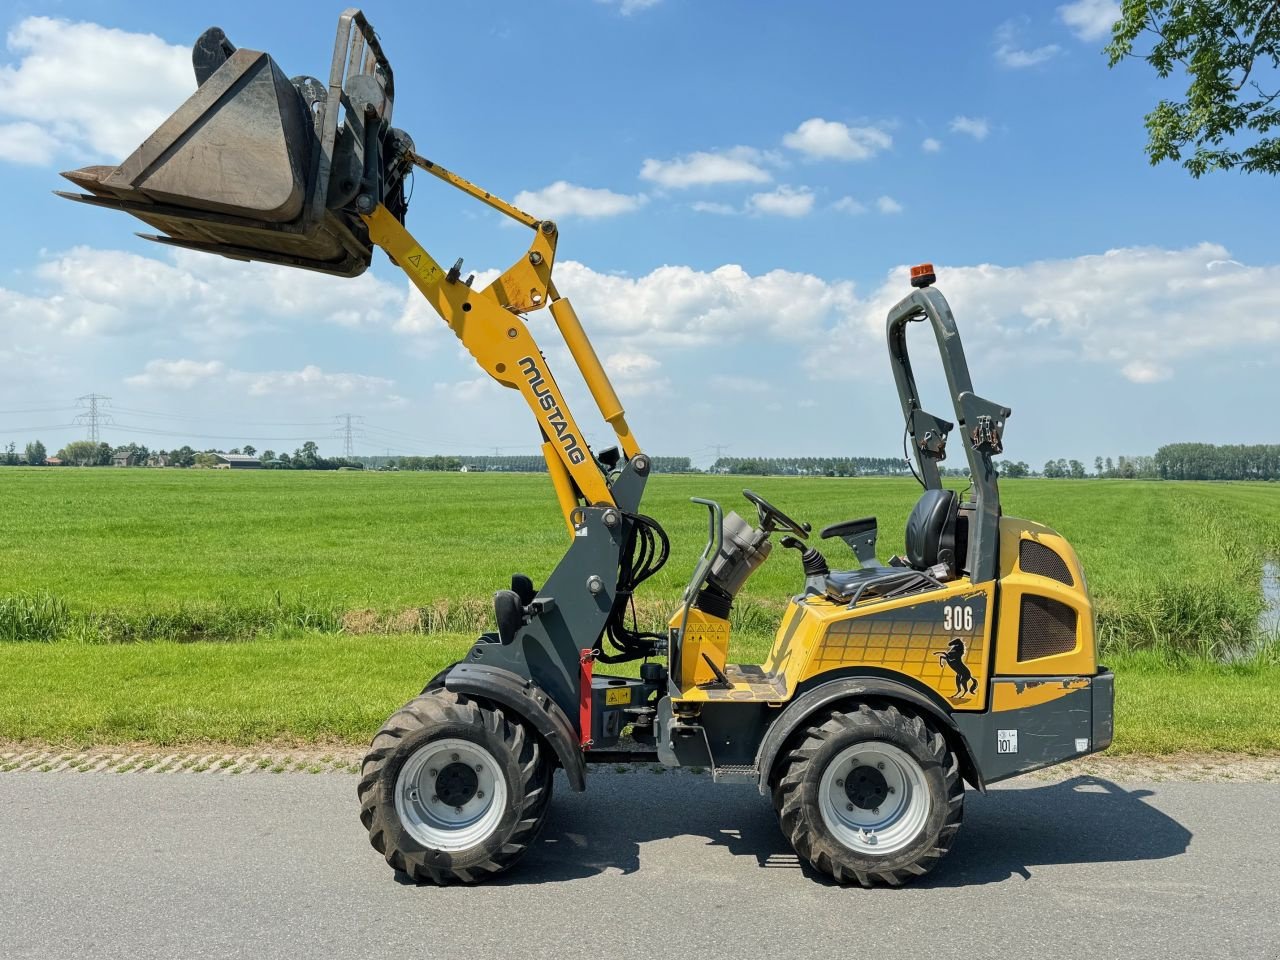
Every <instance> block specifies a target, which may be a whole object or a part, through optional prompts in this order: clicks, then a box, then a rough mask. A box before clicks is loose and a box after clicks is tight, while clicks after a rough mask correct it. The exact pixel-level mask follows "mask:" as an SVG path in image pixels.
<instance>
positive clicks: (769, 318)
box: [0, 0, 1280, 466]
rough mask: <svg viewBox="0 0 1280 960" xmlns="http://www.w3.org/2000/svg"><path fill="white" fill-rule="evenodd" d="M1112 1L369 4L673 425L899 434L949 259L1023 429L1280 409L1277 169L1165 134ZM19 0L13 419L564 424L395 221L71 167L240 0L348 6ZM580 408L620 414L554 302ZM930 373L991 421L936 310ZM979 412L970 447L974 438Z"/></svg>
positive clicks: (282, 437) (1129, 444) (206, 437)
mask: <svg viewBox="0 0 1280 960" xmlns="http://www.w3.org/2000/svg"><path fill="white" fill-rule="evenodd" d="M1117 6H1118V5H1117V4H1115V3H1112V2H1109V0H1075V2H1070V3H1066V4H1062V3H1054V2H1049V3H1025V2H1021V3H1015V2H1005V0H994V2H989V3H984V4H954V3H941V2H937V3H935V2H919V3H914V4H911V5H910V11H909V14H907V13H904V10H903V7H902V6H901V5H898V4H876V3H869V2H845V3H838V2H826V3H823V2H798V3H793V4H778V3H773V2H766V0H737V2H730V0H541V2H539V3H536V4H528V3H515V2H501V0H478V2H468V0H457V2H454V3H449V4H429V5H424V4H422V3H412V4H411V3H398V2H390V0H382V2H373V3H370V4H369V5H368V6H366V7H365V12H366V14H367V15H368V17H369V19H370V21H371V22H372V23H373V24H374V26H375V27H376V28H377V29H378V30H379V33H380V35H381V37H382V40H383V45H384V48H385V50H386V52H387V54H388V56H389V57H390V59H391V62H392V64H393V66H394V69H395V71H396V93H397V99H396V102H395V110H394V122H395V124H396V126H399V127H402V128H404V129H405V130H407V131H408V132H409V133H410V135H411V136H412V137H413V138H414V141H415V143H416V145H417V149H418V152H419V153H421V154H423V155H424V156H426V157H428V158H430V159H432V160H435V161H437V162H439V163H441V164H443V165H445V166H446V167H449V168H451V169H453V170H455V171H457V172H459V173H461V174H463V175H464V176H467V177H468V178H469V179H471V180H473V181H475V182H477V183H479V184H481V185H483V186H484V187H485V188H486V189H488V190H491V191H493V192H494V193H497V194H499V195H501V196H505V197H507V198H508V199H510V200H513V201H514V202H516V203H517V204H518V205H520V206H522V207H523V208H525V209H527V210H529V211H530V212H531V213H533V214H534V215H536V216H539V217H549V218H553V219H555V220H557V222H558V223H559V224H560V228H561V232H560V242H559V248H558V260H557V264H556V272H555V276H556V282H557V286H558V288H559V290H560V293H561V294H562V295H565V296H567V297H569V298H570V300H571V301H572V302H573V303H574V305H575V307H576V309H577V312H578V314H579V316H580V317H581V318H582V320H583V323H584V324H585V326H586V328H587V330H588V332H589V333H590V334H591V336H592V338H593V341H594V343H595V345H596V348H597V351H598V353H599V354H600V356H601V357H602V358H603V359H604V362H605V365H606V367H607V368H608V369H609V371H610V373H611V375H612V376H613V377H614V379H615V385H616V387H617V390H618V393H619V395H620V396H621V398H622V400H623V403H624V405H625V406H626V407H627V410H628V418H629V420H630V422H631V425H632V428H633V431H634V433H635V434H636V436H637V438H638V439H639V442H640V445H641V447H642V448H643V449H644V450H646V451H648V452H650V453H652V454H655V455H668V456H680V455H687V456H691V457H692V458H693V459H694V461H695V463H698V464H703V465H705V464H707V463H709V462H710V461H712V460H713V459H714V458H715V456H716V453H717V452H722V453H724V454H725V455H727V456H741V457H748V456H787V455H810V456H818V455H822V456H858V455H865V456H890V455H894V454H895V451H900V450H901V435H902V420H901V413H900V410H899V407H898V401H897V397H896V395H895V393H894V389H893V381H892V375H891V371H890V368H889V362H888V355H887V350H886V348H885V340H884V324H885V316H886V313H887V311H888V310H889V308H890V307H891V306H892V305H893V304H894V303H895V302H896V301H897V300H899V299H900V298H901V297H903V296H905V295H907V294H908V293H910V292H911V288H910V286H909V284H908V282H907V276H908V268H909V266H910V265H911V264H915V263H920V262H925V261H928V262H932V263H934V264H935V265H936V267H937V273H938V289H940V290H941V291H942V292H943V293H944V295H946V296H947V297H948V299H949V300H950V302H951V305H952V307H953V308H954V310H955V314H956V319H957V323H958V326H959V328H960V332H961V335H962V337H963V339H964V343H965V346H966V348H967V351H968V355H969V362H970V367H971V369H972V372H973V377H974V384H975V389H976V391H977V392H978V393H979V394H980V395H982V396H984V397H987V398H988V399H991V400H993V401H996V402H999V403H1002V404H1004V405H1005V406H1008V407H1010V408H1012V410H1013V415H1012V417H1011V418H1010V420H1009V423H1008V425H1007V428H1006V432H1005V454H1006V456H1008V457H1010V458H1012V459H1015V460H1026V461H1028V462H1029V463H1031V464H1033V465H1035V466H1038V465H1040V464H1042V463H1043V462H1044V461H1045V460H1046V459H1048V458H1057V457H1067V458H1078V459H1081V460H1083V461H1085V462H1087V463H1090V464H1091V463H1092V461H1093V458H1094V457H1095V456H1098V455H1103V456H1107V455H1118V454H1143V453H1152V452H1154V451H1155V449H1156V448H1157V447H1159V446H1160V445H1161V444H1165V443H1170V442H1177V441H1183V440H1196V441H1205V442H1214V443H1261V442H1280V436H1278V435H1277V427H1276V417H1275V411H1276V409H1277V401H1278V400H1280V387H1278V386H1277V373H1280V319H1278V317H1280V260H1278V255H1277V252H1276V249H1275V239H1276V236H1277V216H1276V214H1277V212H1280V206H1278V205H1277V202H1276V197H1277V194H1276V186H1277V185H1276V183H1275V182H1274V181H1273V180H1269V179H1267V178H1266V177H1263V176H1258V175H1253V176H1245V175H1239V174H1222V173H1219V174H1211V175H1208V176H1206V177H1204V178H1202V179H1200V180H1194V179H1192V178H1191V176H1190V175H1189V174H1188V173H1186V172H1185V171H1184V170H1182V169H1181V168H1180V167H1179V166H1177V165H1170V164H1165V165H1162V166H1160V167H1151V166H1150V165H1149V164H1148V162H1147V159H1146V156H1145V154H1144V152H1143V147H1144V144H1145V130H1144V128H1143V125H1142V118H1143V115H1144V113H1146V112H1147V111H1148V110H1150V109H1151V107H1152V106H1154V104H1155V103H1156V102H1157V101H1158V99H1159V98H1160V97H1161V96H1176V95H1177V94H1178V92H1179V90H1180V88H1179V86H1178V84H1177V82H1176V79H1177V78H1174V79H1173V80H1171V81H1161V80H1159V79H1158V78H1157V77H1156V76H1155V75H1154V73H1153V71H1152V70H1151V69H1150V68H1149V67H1148V66H1147V65H1145V64H1144V63H1141V62H1138V61H1132V62H1126V63H1123V64H1121V65H1119V66H1118V67H1116V68H1114V69H1111V68H1108V66H1107V60H1106V57H1105V55H1104V54H1103V53H1102V48H1103V47H1104V46H1105V44H1106V41H1107V37H1108V34H1109V24H1110V21H1111V19H1112V18H1113V17H1114V15H1115V12H1116V9H1117ZM216 7H217V12H216V14H215V13H211V12H210V10H211V5H204V4H199V5H197V4H173V3H160V2H146V0H143V2H132V3H130V4H128V5H125V4H115V3H104V2H88V0H66V2H56V0H43V2H38V0H10V2H9V3H7V4H5V5H4V8H3V12H0V29H2V30H3V31H4V43H3V48H2V49H0V178H2V179H0V183H3V185H4V189H5V190H6V192H7V194H8V197H7V200H8V202H7V204H6V211H7V212H6V216H5V221H6V222H7V224H8V226H9V229H8V230H5V231H3V232H2V233H0V254H3V256H2V257H0V263H3V266H0V326H2V328H3V336H0V445H3V444H6V443H8V442H10V441H15V442H17V444H18V446H19V448H21V447H22V446H23V445H24V444H25V443H26V442H27V441H28V440H31V439H35V438H37V437H38V438H40V439H41V440H42V441H43V442H44V443H45V444H46V446H47V447H49V448H50V450H51V452H52V450H54V449H56V448H58V447H59V446H61V445H62V444H64V443H66V442H67V441H69V440H74V439H81V438H83V436H84V435H85V427H84V425H83V423H81V422H79V421H77V420H76V418H77V416H78V415H79V414H82V413H84V410H83V409H79V408H77V406H76V398H78V397H82V396H84V395H88V394H91V393H96V394H99V395H103V396H107V397H110V398H111V399H110V402H109V403H107V404H104V409H105V411H106V412H107V413H108V414H109V415H110V417H111V421H112V422H111V423H110V424H107V425H104V426H103V427H102V436H103V439H105V440H107V441H109V442H112V443H121V444H122V443H126V442H129V441H135V442H140V443H145V444H147V445H148V446H150V447H152V448H153V449H156V448H165V447H172V446H180V445H181V444H182V443H184V442H189V443H191V444H192V445H193V446H196V447H197V448H201V447H220V448H222V449H231V448H232V447H238V446H241V445H243V444H244V443H252V444H253V445H254V446H256V447H257V448H258V449H259V450H262V449H266V448H271V449H275V450H292V449H294V448H295V447H297V446H300V445H301V443H302V441H303V440H306V439H312V440H315V441H317V442H318V443H319V444H320V447H321V450H322V451H324V452H327V453H331V454H337V453H340V452H342V448H343V445H344V439H343V436H342V435H343V429H342V425H343V423H344V422H345V421H341V420H339V419H338V418H339V417H340V416H342V415H346V414H350V415H352V416H354V417H356V418H357V419H356V420H354V421H353V422H354V424H355V428H354V430H353V443H354V447H355V452H357V453H362V454H379V455H380V454H385V453H386V452H388V451H390V452H391V453H397V454H431V453H452V454H460V455H463V456H465V455H467V454H481V453H489V454H492V453H494V452H495V451H497V452H501V453H504V454H518V453H533V452H535V451H536V449H537V430H536V426H535V424H534V421H533V418H532V415H531V414H530V413H529V412H528V410H527V408H526V407H525V406H524V404H523V403H522V402H521V401H520V399H519V398H518V396H517V395H516V394H515V393H514V392H512V391H509V390H504V389H502V388H500V387H498V386H497V385H496V384H494V383H493V382H491V381H489V380H488V379H487V377H486V376H485V375H484V374H483V373H482V372H481V371H480V370H479V368H478V367H476V366H475V365H474V363H473V361H472V360H471V358H470V357H469V356H468V355H467V354H466V353H465V352H463V351H462V350H461V348H460V346H459V345H458V344H457V341H456V340H454V339H453V337H452V334H451V333H450V332H449V331H448V329H447V328H446V327H445V326H444V324H443V323H442V322H441V321H440V320H439V319H438V318H437V317H436V316H435V315H434V314H433V313H431V312H430V311H429V310H428V308H427V307H426V306H425V304H424V303H423V302H422V301H421V300H420V299H419V298H418V297H417V295H416V294H411V293H410V291H409V288H408V285H407V283H406V281H405V279H404V276H403V275H402V274H401V273H400V272H399V270H398V269H397V268H396V267H394V266H392V265H391V264H390V263H389V262H388V261H387V259H386V258H385V257H384V256H382V255H381V254H380V253H378V254H375V259H374V264H373V266H372V268H371V269H370V270H369V271H368V272H367V273H365V274H364V275H363V276H361V277H359V278H357V279H350V280H348V279H337V278H331V277H324V276H320V275H317V274H313V273H309V272H306V271H301V270H288V269H283V268H278V267H272V266H267V265H263V264H244V263H237V262H233V261H230V260H225V259H222V258H218V257H213V256H209V255H205V254H197V253H191V252H186V251H175V250H170V249H167V248H163V247H160V246H158V245H156V244H151V243H147V242H145V241H143V240H141V239H139V238H137V237H135V236H134V230H135V229H145V228H144V227H143V225H141V224H140V223H138V222H137V221H134V220H132V219H131V218H129V217H127V216H125V215H123V214H120V213H115V212H112V211H106V210H100V209H96V208H91V207H86V206H83V205H79V204H72V203H68V202H67V201H65V200H61V199H58V198H57V197H55V196H54V195H53V193H52V191H53V190H57V189H63V188H68V189H69V188H70V187H69V185H68V184H66V182H65V181H63V180H62V179H61V178H60V177H59V176H58V172H59V171H61V170H66V169H73V168H76V167H80V166H85V165H89V164H98V163H107V164H114V163H119V162H120V161H122V160H123V159H124V158H125V157H126V156H127V155H128V154H129V153H130V152H132V150H133V149H134V148H135V147H136V146H137V145H138V144H139V143H140V142H141V141H142V140H143V139H144V138H145V137H146V136H147V135H148V134H149V133H150V132H151V131H153V130H154V129H155V128H156V127H157V126H158V125H159V124H160V122H161V121H162V120H163V119H164V118H165V117H166V116H168V115H169V114H170V113H171V112H172V111H173V110H175V109H176V108H177V107H178V106H179V105H180V104H181V103H182V102H183V100H184V99H185V98H186V97H187V96H189V95H190V94H191V92H192V91H193V90H194V89H195V79H194V75H193V73H192V70H191V62H190V46H191V44H192V42H193V41H194V40H195V38H196V37H197V36H198V35H199V34H200V33H201V32H202V31H203V30H204V29H205V28H206V27H208V26H210V25H211V23H216V24H217V25H219V26H221V27H223V29H225V30H226V32H227V35H228V36H229V37H230V39H231V40H232V42H233V43H235V44H236V45H237V46H241V47H249V48H251V49H263V50H266V51H268V52H269V53H271V55H272V56H273V57H274V58H275V59H276V60H277V61H278V62H279V64H280V65H281V67H282V69H283V70H284V71H285V73H286V74H288V75H290V76H293V75H298V74H312V75H324V74H325V73H326V71H327V66H328V63H329V59H330V57H331V54H332V45H333V33H334V29H335V27H336V22H337V17H338V14H339V12H340V5H334V6H333V8H332V9H331V10H327V9H326V8H324V7H323V5H320V4H316V3H314V2H309V3H305V4H304V3H297V2H285V0H282V2H278V3H271V4H263V3H252V4H250V3H243V2H224V3H220V4H217V5H216ZM408 226H409V228H410V230H412V231H413V233H414V234H415V235H416V236H417V237H418V239H419V240H420V241H421V242H422V243H423V244H424V246H426V248H427V249H428V250H430V251H432V253H433V254H434V255H435V258H436V259H437V260H439V261H441V262H443V263H452V262H453V261H454V260H455V259H457V258H458V257H463V258H464V259H465V267H466V269H468V270H474V271H476V272H477V273H478V274H479V276H480V281H478V282H484V281H486V280H488V279H489V278H491V277H492V276H494V275H495V274H496V271H498V270H501V269H504V268H505V267H506V266H508V265H510V264H511V263H512V262H513V261H515V260H516V259H517V258H519V257H520V256H522V255H523V253H524V251H525V250H526V249H527V244H528V242H529V238H528V236H527V235H526V234H525V232H524V228H522V227H519V226H516V225H513V224H510V223H509V222H506V221H504V220H503V219H502V218H501V217H500V216H499V215H497V214H496V213H493V212H491V211H489V210H488V209H487V208H485V207H483V206H481V205H478V204H477V203H475V202H474V201H471V200H468V199H467V198H466V197H464V196H463V195H461V194H459V193H456V192H453V191H451V190H449V188H448V187H446V186H444V185H443V184H440V183H437V182H435V181H434V180H433V179H432V178H430V177H427V176H425V175H419V176H418V177H417V178H416V182H415V184H414V195H413V200H412V204H411V207H410V212H409V220H408ZM530 326H531V329H532V331H533V332H534V335H535V336H536V337H537V338H538V339H539V341H540V343H541V344H542V348H543V351H544V353H545V354H546V356H547V358H548V362H549V363H550V365H551V367H552V370H553V371H554V372H555V373H556V374H557V377H558V379H559V380H560V382H561V385H562V387H563V388H564V389H565V391H566V394H567V396H568V398H569V400H570V404H571V406H572V407H573V409H574V411H575V414H576V415H577V417H578V419H579V421H580V422H581V423H582V424H583V425H584V429H585V430H586V433H587V436H588V439H589V440H590V441H591V442H592V444H593V445H594V446H596V447H603V446H608V445H610V442H611V440H610V433H609V431H608V429H607V427H606V426H605V425H604V424H603V423H602V422H600V421H599V419H598V418H597V417H596V416H595V411H594V409H593V407H592V405H591V401H590V399H589V398H588V397H587V395H586V393H585V390H583V389H582V388H581V387H580V386H578V381H577V377H576V375H575V374H574V372H573V370H572V368H571V364H570V363H569V362H568V356H567V352H566V351H565V350H564V348H563V347H562V345H561V344H560V342H559V340H558V338H557V335H556V332H555V327H554V324H553V323H552V322H551V319H550V317H549V315H548V314H547V313H546V312H545V311H541V312H538V313H535V314H532V315H531V316H530ZM910 344H911V347H912V350H913V358H914V360H915V365H916V372H917V377H918V379H920V380H921V381H922V389H923V390H924V395H925V400H926V408H927V409H929V410H930V411H931V412H933V413H935V414H938V415H942V416H946V417H948V418H949V419H954V418H953V417H951V415H950V406H949V401H948V398H947V396H946V393H945V389H944V388H943V386H942V381H941V368H940V365H939V364H938V362H937V359H936V356H937V351H936V347H934V345H933V344H932V342H931V341H930V339H929V337H928V331H927V330H925V329H914V328H913V330H912V337H911V339H910ZM962 461H963V458H962V457H960V456H959V449H958V444H956V445H953V454H952V457H951V465H960V464H961V463H962Z"/></svg>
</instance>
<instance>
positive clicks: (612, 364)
mask: <svg viewBox="0 0 1280 960" xmlns="http://www.w3.org/2000/svg"><path fill="white" fill-rule="evenodd" d="M660 366H661V364H660V363H659V362H658V361H657V360H656V359H654V358H653V357H651V356H650V355H649V354H647V353H641V352H640V351H638V350H636V351H619V352H618V353H611V354H609V356H607V357H605V358H604V367H605V369H606V370H608V371H609V374H610V376H614V377H617V378H618V379H619V380H626V379H629V378H632V377H638V376H642V375H647V374H650V373H652V372H653V371H654V370H657V369H658V367H660Z"/></svg>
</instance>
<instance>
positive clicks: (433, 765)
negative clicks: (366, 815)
mask: <svg viewBox="0 0 1280 960" xmlns="http://www.w3.org/2000/svg"><path fill="white" fill-rule="evenodd" d="M395 800H396V816H398V817H399V818H400V823H401V824H402V825H403V826H404V828H405V830H407V831H408V832H409V835H410V836H412V837H413V838H414V839H415V840H417V841H418V842H419V843H420V844H422V845H423V846H424V847H427V848H428V849H431V850H466V849H468V848H470V847H474V846H475V845H476V844H478V843H481V842H483V841H484V840H486V839H487V838H488V837H489V836H490V834H492V833H493V832H494V830H496V829H497V827H498V823H499V822H500V821H501V820H502V813H503V811H504V810H506V808H507V781H506V777H505V776H503V773H502V770H501V768H500V767H499V764H498V761H497V759H496V758H495V757H494V755H493V754H492V753H490V752H489V751H488V750H486V749H485V748H484V747H482V746H480V744H478V743H475V742H473V741H471V740H460V739H457V738H449V739H447V740H433V741H432V742H431V743H428V744H424V745H423V746H421V747H419V748H418V749H417V750H415V751H414V752H413V755H412V756H410V757H409V759H408V760H406V761H405V764H404V766H403V767H401V768H400V775H399V776H397V777H396V786H395Z"/></svg>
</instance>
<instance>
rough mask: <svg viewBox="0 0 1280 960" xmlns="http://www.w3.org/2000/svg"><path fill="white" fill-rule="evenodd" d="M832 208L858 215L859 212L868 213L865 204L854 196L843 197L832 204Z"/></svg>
mask: <svg viewBox="0 0 1280 960" xmlns="http://www.w3.org/2000/svg"><path fill="white" fill-rule="evenodd" d="M831 209H832V210H839V211H840V212H841V213H848V214H851V215H854V216H856V215H857V214H859V213H866V212H867V208H866V205H865V204H862V203H859V202H858V201H857V200H855V199H853V197H841V198H840V199H839V200H837V201H836V202H835V203H833V204H832V205H831Z"/></svg>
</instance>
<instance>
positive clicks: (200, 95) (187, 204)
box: [60, 10, 412, 277]
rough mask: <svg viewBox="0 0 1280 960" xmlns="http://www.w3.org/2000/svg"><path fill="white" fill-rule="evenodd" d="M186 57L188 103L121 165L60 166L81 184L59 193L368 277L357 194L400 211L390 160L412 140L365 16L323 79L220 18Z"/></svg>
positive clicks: (204, 244) (185, 243)
mask: <svg viewBox="0 0 1280 960" xmlns="http://www.w3.org/2000/svg"><path fill="white" fill-rule="evenodd" d="M192 59H193V63H194V66H195V72H196V79H197V82H198V84H199V86H198V87H197V89H196V92H195V93H194V94H192V96H191V97H190V98H189V99H188V100H187V102H186V103H184V104H183V105H182V106H181V107H179V108H178V109H177V111H176V112H175V113H174V114H173V115H172V116H171V117H169V119H168V120H166V121H165V122H164V123H162V124H161V125H160V127H159V129H157V130H156V132H155V133H153V134H152V135H151V136H149V137H148V138H147V139H146V140H144V141H143V143H142V145H141V146H139V147H138V149H137V150H135V151H134V152H133V153H132V154H131V155H130V156H129V157H128V158H127V159H126V160H125V161H124V162H123V163H121V164H120V165H119V166H118V167H109V166H95V167H84V168H82V169H80V170H73V171H69V172H67V173H64V174H63V176H64V177H66V178H67V179H68V180H70V181H71V182H72V183H74V184H75V185H76V186H78V187H80V188H81V189H83V190H85V191H87V193H84V194H74V193H62V194H60V195H61V196H64V197H67V198H68V199H71V200H78V201H81V202H84V203H91V204H95V205H97V206H103V207H109V208H112V209H116V210H123V211H125V212H127V213H131V214H133V215H134V216H135V217H137V218H138V219H139V220H142V221H143V222H144V223H146V224H148V225H149V226H151V227H153V228H154V229H156V230H158V231H160V235H150V234H141V236H144V237H146V239H148V240H155V241H157V242H159V243H166V244H171V245H174V246H179V247H187V248H190V249H194V250H201V251H205V252H209V253H218V254H221V255H223V256H227V257H231V258H233V259H237V260H262V261H266V262H268V263H276V264H282V265H285V266H291V267H301V268H305V269H310V270H318V271H321V272H324V273H331V274H336V275H339V276H346V277H352V276H356V275H358V274H360V273H362V272H363V271H364V270H365V268H367V267H368V266H369V262H370V259H371V258H372V253H373V251H372V247H371V245H370V243H369V238H368V234H367V232H366V229H365V226H364V222H363V221H362V220H361V219H360V217H359V216H358V214H357V213H356V210H355V202H356V199H357V197H360V198H361V200H362V202H364V203H366V204H367V203H369V202H370V200H371V199H372V200H375V201H377V202H382V203H386V204H387V205H388V207H390V208H392V209H393V210H394V209H396V208H397V204H399V205H400V206H401V207H402V205H403V194H402V192H401V181H402V179H403V168H402V167H401V166H400V165H399V164H397V163H396V162H395V158H396V157H397V156H398V155H401V154H403V153H404V151H405V150H406V149H409V150H410V151H411V149H412V144H411V142H410V141H409V140H408V137H407V136H405V135H404V134H402V133H401V132H400V131H396V130H392V129H391V128H390V126H389V122H390V117H391V107H392V93H393V86H392V73H391V66H390V64H388V63H387V61H386V58H385V57H384V56H383V54H382V50H381V48H380V45H379V44H378V40H377V37H376V35H375V34H374V32H373V30H372V28H371V27H370V26H369V25H368V23H367V21H365V19H364V17H363V15H362V14H361V13H360V12H359V11H358V10H348V11H346V12H345V13H343V15H342V17H341V18H340V20H339V24H338V38H337V42H336V44H335V49H334V56H333V63H332V67H331V70H330V78H329V84H328V86H327V87H326V86H325V85H324V84H322V83H321V82H320V81H319V80H315V79H313V78H310V77H297V78H294V79H292V80H291V79H290V78H289V77H288V76H286V75H285V74H284V72H283V71H281V69H280V67H279V66H278V65H277V63H276V62H275V60H273V59H272V58H271V57H270V56H268V55H267V54H266V53H261V52H259V51H256V50H244V49H239V50H238V49H236V48H235V47H234V46H233V45H232V44H231V42H230V41H229V40H227V38H226V36H225V35H224V34H223V32H222V31H221V30H219V29H218V28H216V27H214V28H211V29H210V30H208V31H206V32H205V33H204V34H203V35H202V36H201V37H200V39H199V40H197V41H196V45H195V49H194V51H193V55H192ZM344 108H345V109H344ZM370 209H371V208H370ZM400 212H401V215H402V214H403V211H402V209H401V211H400Z"/></svg>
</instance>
